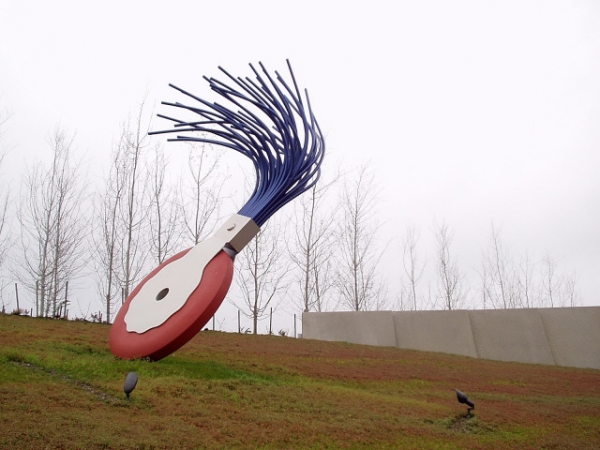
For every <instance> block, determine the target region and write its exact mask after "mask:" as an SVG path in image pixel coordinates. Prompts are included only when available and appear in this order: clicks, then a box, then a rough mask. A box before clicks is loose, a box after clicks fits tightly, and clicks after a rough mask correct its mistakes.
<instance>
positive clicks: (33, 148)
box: [0, 0, 600, 305]
mask: <svg viewBox="0 0 600 450" xmlns="http://www.w3.org/2000/svg"><path fill="white" fill-rule="evenodd" d="M286 58H289V59H290V60H291V63H292V65H293V67H294V72H295V75H296V77H297V79H298V80H299V83H300V85H301V86H303V87H306V88H307V89H308V91H309V94H310V97H311V101H312V105H313V109H314V111H315V114H316V116H317V119H318V121H319V123H320V125H321V127H322V129H323V131H324V133H325V136H326V141H327V149H328V155H327V167H328V168H329V169H330V170H335V168H336V167H337V166H340V165H343V166H344V167H345V168H346V169H348V168H353V167H356V166H360V165H361V164H364V163H366V162H370V164H371V167H372V169H373V171H374V172H375V173H376V175H377V182H378V183H379V185H380V188H381V202H380V204H379V206H378V209H379V215H380V216H379V217H380V220H381V222H383V223H385V228H384V231H385V233H384V235H382V239H386V240H391V243H390V245H392V246H393V245H396V246H397V248H398V249H399V246H400V240H401V236H402V234H403V233H404V231H405V228H406V226H407V225H408V224H413V225H415V226H417V227H419V228H420V229H421V230H422V235H423V238H422V239H423V241H422V245H424V246H426V245H427V239H429V238H428V237H425V235H426V234H427V233H430V230H431V226H432V223H433V221H434V220H437V221H438V222H441V221H446V222H447V224H448V225H449V226H450V228H451V229H452V230H453V231H454V234H455V238H454V244H453V245H454V246H455V251H456V253H457V257H458V258H459V259H460V262H461V264H462V265H463V266H464V268H465V270H475V269H476V266H477V265H478V264H480V260H481V253H482V251H483V250H484V249H485V247H486V245H487V243H488V239H489V236H490V232H491V225H490V224H491V223H492V221H493V222H494V223H495V224H496V226H498V227H499V228H501V229H502V237H503V239H504V241H505V243H506V245H507V247H508V248H509V249H511V252H512V253H514V254H520V253H522V252H524V251H528V252H531V253H532V254H535V255H537V257H541V255H542V254H543V253H544V252H546V251H547V252H549V253H550V254H552V255H553V256H554V257H555V258H556V260H557V262H558V264H559V265H560V267H561V268H563V269H565V270H567V271H576V273H577V274H578V285H579V288H580V291H581V294H582V298H583V304H585V305H600V231H599V230H600V176H599V175H598V174H599V172H600V126H599V125H600V2H598V1H596V0H589V1H578V0H568V1H549V0H540V1H527V0H518V1H507V0H504V1H494V2H492V1H481V0H465V1H448V0H443V1H412V0H411V1H398V0H394V1H391V0H390V1H377V0H371V1H362V0H357V1H352V2H338V1H327V0H319V1H311V0H308V1H307V0H304V1H263V0H261V1H223V0H219V1H211V2H208V1H198V0H196V1H169V2H164V1H160V2H159V1H148V0H146V1H119V2H117V1H107V0H105V1H102V2H100V1H85V2H83V1H61V0H55V1H52V2H48V1H27V0H19V1H11V0H0V109H2V110H8V111H10V112H11V113H12V117H11V120H10V122H9V124H7V126H8V129H7V133H6V136H5V140H7V142H8V143H10V145H11V146H12V148H13V150H12V151H11V153H10V154H9V155H8V157H7V160H6V162H5V167H4V170H3V173H2V175H1V176H3V177H8V176H10V175H11V174H15V173H18V171H19V169H18V168H19V167H21V166H22V164H23V161H32V160H35V158H37V157H38V155H39V154H40V152H42V151H44V150H46V147H45V138H46V137H47V136H48V134H49V133H50V131H51V130H52V129H53V128H54V127H55V125H56V124H58V123H60V124H61V125H63V126H64V127H66V128H67V129H69V130H71V131H73V132H76V135H77V137H76V141H77V144H78V146H79V147H81V148H82V149H83V150H84V151H86V152H87V153H88V155H89V158H90V160H91V161H92V162H94V163H98V164H96V165H97V166H101V165H102V164H104V161H105V158H106V157H107V155H108V154H109V152H110V145H111V141H112V140H113V139H114V137H115V135H116V134H117V133H118V131H119V125H120V123H121V122H123V121H124V120H125V118H126V117H127V115H128V113H130V112H131V111H132V110H134V109H135V108H136V105H137V104H138V103H139V102H140V101H141V100H142V99H143V98H144V96H147V98H148V101H149V102H151V103H152V104H157V105H158V103H159V102H160V101H162V100H169V101H170V100H175V99H176V100H180V98H176V96H175V93H174V91H172V90H170V89H169V88H168V87H167V84H168V83H174V84H176V85H178V86H180V87H182V88H185V89H186V90H188V91H191V92H193V93H195V94H197V95H199V96H206V97H210V95H211V94H209V93H208V90H207V84H206V82H204V81H203V80H202V78H201V77H202V75H209V76H216V75H219V72H218V69H217V67H218V66H219V65H221V66H223V67H225V68H226V69H227V70H228V71H230V72H232V73H234V74H236V75H250V72H249V70H248V67H247V64H248V63H256V62H258V61H262V62H264V63H265V64H266V65H267V67H268V68H269V69H271V70H280V71H282V72H283V71H285V70H286V66H285V59H286ZM205 94H206V95H205ZM157 109H160V106H157ZM156 139H163V140H164V136H162V137H161V136H159V137H157V138H156ZM172 145H177V144H172ZM11 167H15V170H11ZM394 234H395V235H396V236H397V237H396V238H394ZM394 239H395V240H394ZM388 261H393V259H391V260H388ZM388 264H393V262H388Z"/></svg>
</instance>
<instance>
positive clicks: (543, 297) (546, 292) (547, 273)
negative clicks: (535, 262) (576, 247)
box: [540, 252, 564, 308]
mask: <svg viewBox="0 0 600 450" xmlns="http://www.w3.org/2000/svg"><path fill="white" fill-rule="evenodd" d="M541 275H542V283H541V285H542V288H541V292H540V305H541V306H549V307H550V308H554V307H556V306H564V305H563V303H562V298H561V291H562V289H563V280H562V278H561V277H560V275H559V274H558V273H557V264H556V260H555V259H554V258H553V257H552V255H550V253H548V252H545V253H544V256H543V257H542V270H541Z"/></svg>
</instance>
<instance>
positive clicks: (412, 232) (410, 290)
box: [401, 226, 425, 310]
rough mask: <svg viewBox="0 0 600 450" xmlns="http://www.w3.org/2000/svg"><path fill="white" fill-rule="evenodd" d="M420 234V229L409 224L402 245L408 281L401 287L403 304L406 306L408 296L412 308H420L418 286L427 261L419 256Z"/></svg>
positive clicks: (403, 262) (403, 263)
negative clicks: (423, 261)
mask: <svg viewBox="0 0 600 450" xmlns="http://www.w3.org/2000/svg"><path fill="white" fill-rule="evenodd" d="M419 235H420V233H419V230H418V229H416V228H415V227H414V226H409V227H408V228H407V230H406V236H405V238H404V243H403V245H402V266H403V268H404V274H405V275H406V279H407V282H406V283H405V284H404V285H403V286H402V288H401V289H402V291H401V306H404V304H405V302H404V301H403V300H404V298H405V297H407V300H408V303H409V304H410V308H411V309H413V310H417V309H419V303H420V301H419V296H418V295H417V287H418V284H419V281H421V278H422V277H423V272H424V271H425V263H421V262H420V261H419V259H418V256H417V243H418V242H419ZM403 309H404V308H403Z"/></svg>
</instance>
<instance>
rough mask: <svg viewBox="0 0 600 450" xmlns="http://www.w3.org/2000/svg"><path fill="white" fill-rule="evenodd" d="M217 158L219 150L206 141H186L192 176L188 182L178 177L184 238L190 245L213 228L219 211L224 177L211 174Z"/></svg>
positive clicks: (216, 169)
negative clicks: (205, 142)
mask: <svg viewBox="0 0 600 450" xmlns="http://www.w3.org/2000/svg"><path fill="white" fill-rule="evenodd" d="M207 147H208V148H207ZM209 152H210V154H209ZM220 159H221V153H220V151H219V150H217V149H213V148H210V146H207V144H196V143H193V144H189V153H188V169H189V174H190V175H191V176H192V178H191V182H189V181H188V180H189V179H188V177H187V176H185V177H182V183H181V189H180V191H181V193H180V195H181V200H180V203H181V207H182V211H183V214H182V216H183V217H182V219H183V221H184V226H185V231H186V239H190V240H191V243H192V244H193V245H196V244H198V243H199V242H200V241H202V240H203V239H204V238H205V237H206V236H207V235H208V234H209V233H210V232H211V231H213V229H214V224H215V221H216V219H217V216H218V215H219V205H220V204H221V201H222V195H221V192H222V188H223V184H224V183H225V180H226V179H227V177H226V176H221V177H220V178H217V177H216V176H215V175H216V174H217V172H218V170H219V162H220Z"/></svg>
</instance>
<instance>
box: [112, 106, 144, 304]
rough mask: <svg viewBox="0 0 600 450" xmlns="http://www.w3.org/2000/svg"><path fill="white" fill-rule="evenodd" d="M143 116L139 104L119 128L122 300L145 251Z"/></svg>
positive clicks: (139, 270) (135, 278) (141, 265)
mask: <svg viewBox="0 0 600 450" xmlns="http://www.w3.org/2000/svg"><path fill="white" fill-rule="evenodd" d="M143 117H144V103H143V102H142V103H141V104H140V106H139V108H138V112H137V115H136V116H135V117H134V118H133V122H132V121H131V119H130V120H128V121H127V123H125V124H124V125H123V129H122V134H121V138H120V141H119V146H118V154H119V164H120V167H121V174H122V176H123V177H124V180H123V191H122V194H123V195H122V198H121V199H120V207H119V222H118V223H119V225H118V228H117V230H118V235H119V239H120V243H119V264H120V267H119V269H120V270H119V271H117V272H116V274H117V279H118V281H119V283H120V285H121V289H122V293H123V297H124V298H126V297H127V296H128V295H129V293H130V291H131V290H132V288H133V286H134V285H135V284H136V283H137V282H138V281H139V278H140V276H141V275H142V271H143V268H144V262H145V257H146V255H147V254H148V251H149V248H148V247H149V246H148V242H147V237H146V236H145V231H146V230H145V226H146V225H147V214H148V209H149V207H148V205H147V203H146V202H145V201H144V200H145V199H144V195H143V192H144V189H145V187H146V174H145V172H144V170H143V164H142V157H143V154H144V153H145V151H146V149H147V147H148V146H149V145H150V143H149V138H148V135H147V128H145V127H144V126H143Z"/></svg>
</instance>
